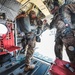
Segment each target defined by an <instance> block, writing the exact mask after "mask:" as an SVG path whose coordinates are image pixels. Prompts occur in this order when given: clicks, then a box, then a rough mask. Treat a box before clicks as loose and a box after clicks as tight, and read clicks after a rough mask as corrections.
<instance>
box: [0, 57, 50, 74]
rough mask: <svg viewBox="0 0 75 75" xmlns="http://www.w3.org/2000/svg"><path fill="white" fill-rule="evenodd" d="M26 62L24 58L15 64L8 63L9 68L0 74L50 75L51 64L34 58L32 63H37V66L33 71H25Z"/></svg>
mask: <svg viewBox="0 0 75 75" xmlns="http://www.w3.org/2000/svg"><path fill="white" fill-rule="evenodd" d="M24 62H25V60H22V61H21V62H20V63H16V64H15V65H12V66H10V65H7V66H9V68H6V70H4V71H2V72H1V73H0V75H49V73H48V71H49V67H50V65H49V64H46V63H44V62H42V61H41V60H40V61H39V60H37V59H35V58H33V59H32V63H33V64H35V65H36V67H35V68H34V69H33V70H31V71H28V72H24V67H25V63H24Z"/></svg>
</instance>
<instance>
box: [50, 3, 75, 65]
mask: <svg viewBox="0 0 75 75" xmlns="http://www.w3.org/2000/svg"><path fill="white" fill-rule="evenodd" d="M60 9H61V8H60ZM60 9H59V11H60ZM62 10H63V11H61V13H59V12H58V13H56V14H55V16H54V19H53V20H52V22H51V23H50V28H53V27H54V26H55V27H56V28H57V32H56V39H55V47H54V50H55V55H56V57H58V58H60V59H62V51H63V45H64V46H65V48H66V52H67V55H68V57H69V59H70V61H71V62H72V63H74V64H75V26H74V25H75V22H73V24H72V17H71V13H72V14H74V13H75V4H74V3H72V4H68V5H65V6H64V7H63V9H62ZM62 12H63V13H62ZM73 16H74V15H73ZM65 19H66V20H65Z"/></svg>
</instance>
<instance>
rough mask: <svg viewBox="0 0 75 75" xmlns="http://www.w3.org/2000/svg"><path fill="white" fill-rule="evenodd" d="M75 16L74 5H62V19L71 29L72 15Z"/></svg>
mask: <svg viewBox="0 0 75 75" xmlns="http://www.w3.org/2000/svg"><path fill="white" fill-rule="evenodd" d="M74 14H75V3H71V4H67V5H64V6H63V8H62V19H63V21H64V23H65V24H69V25H70V27H71V28H74V26H73V24H72V20H71V18H72V15H73V16H74Z"/></svg>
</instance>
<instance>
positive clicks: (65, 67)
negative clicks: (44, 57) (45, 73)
mask: <svg viewBox="0 0 75 75" xmlns="http://www.w3.org/2000/svg"><path fill="white" fill-rule="evenodd" d="M49 72H50V73H51V75H75V64H72V63H70V62H66V61H64V60H60V59H56V60H55V63H54V64H52V66H51V67H50V70H49Z"/></svg>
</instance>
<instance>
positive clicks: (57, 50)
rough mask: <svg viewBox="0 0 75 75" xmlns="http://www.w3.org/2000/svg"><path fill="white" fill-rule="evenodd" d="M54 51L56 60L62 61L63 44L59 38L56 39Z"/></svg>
mask: <svg viewBox="0 0 75 75" xmlns="http://www.w3.org/2000/svg"><path fill="white" fill-rule="evenodd" d="M54 50H55V55H56V58H59V59H62V51H63V43H62V40H61V39H60V38H56V40H55V47H54Z"/></svg>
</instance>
